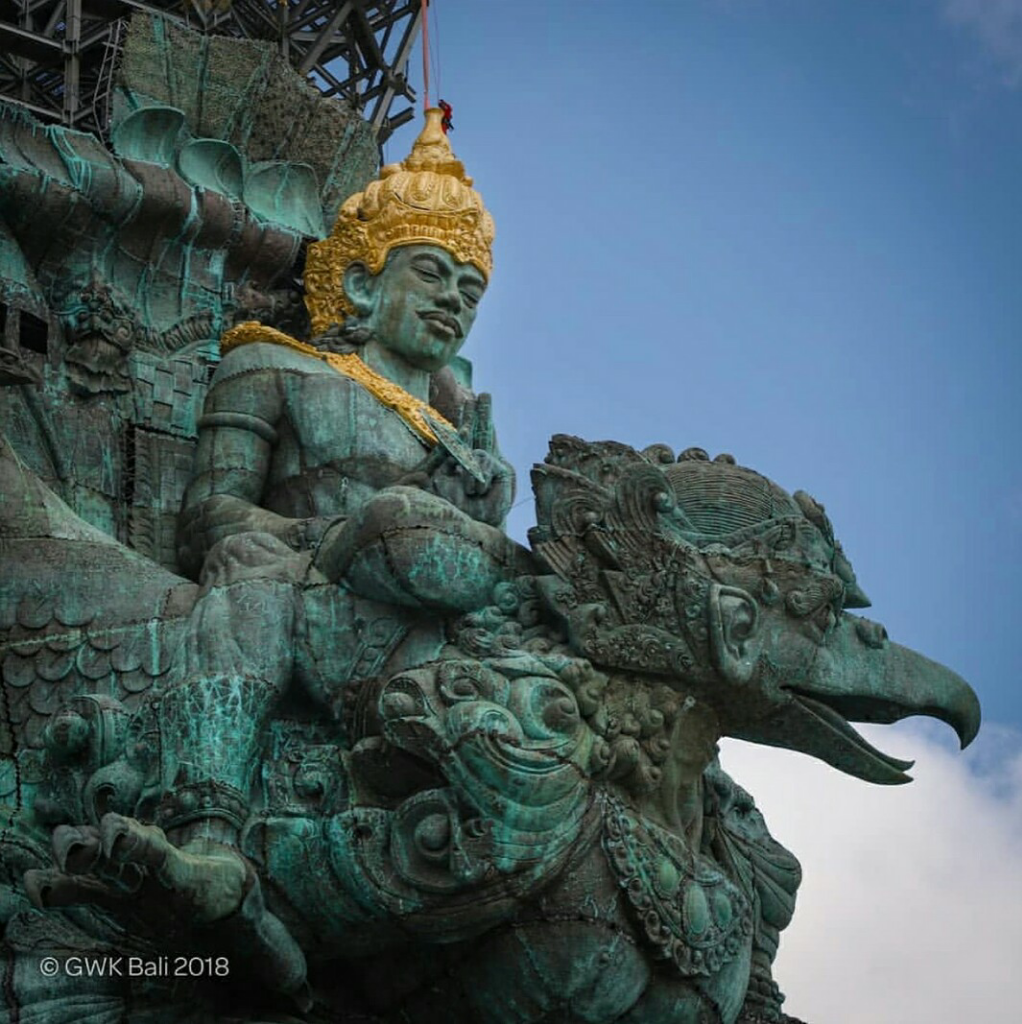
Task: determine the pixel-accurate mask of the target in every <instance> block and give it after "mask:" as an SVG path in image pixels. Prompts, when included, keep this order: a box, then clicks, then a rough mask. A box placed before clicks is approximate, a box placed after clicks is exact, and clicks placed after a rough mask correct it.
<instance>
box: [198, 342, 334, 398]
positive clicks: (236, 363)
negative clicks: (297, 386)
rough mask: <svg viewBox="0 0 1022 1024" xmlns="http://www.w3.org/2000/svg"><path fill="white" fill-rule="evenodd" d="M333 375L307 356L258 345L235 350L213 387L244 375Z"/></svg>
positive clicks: (222, 363) (218, 371)
mask: <svg viewBox="0 0 1022 1024" xmlns="http://www.w3.org/2000/svg"><path fill="white" fill-rule="evenodd" d="M260 371H262V372H266V373H270V374H272V373H275V372H282V371H283V372H292V373H304V374H312V373H316V374H319V373H332V372H333V371H332V370H331V369H330V367H329V366H327V365H326V363H324V362H323V361H322V360H321V359H318V358H317V357H316V356H313V355H307V354H306V353H304V352H299V351H298V350H296V349H292V348H288V347H287V346H285V345H276V344H273V343H272V342H266V341H257V342H252V343H250V344H247V345H238V346H237V347H236V348H232V349H231V350H230V351H229V352H228V353H227V354H226V355H225V356H224V357H223V359H222V360H221V361H220V365H219V366H218V367H217V369H216V373H215V374H214V375H213V380H212V381H211V383H210V386H211V387H216V385H217V384H219V383H221V382H222V381H225V380H230V379H231V378H232V377H237V376H239V375H240V374H248V373H256V372H260Z"/></svg>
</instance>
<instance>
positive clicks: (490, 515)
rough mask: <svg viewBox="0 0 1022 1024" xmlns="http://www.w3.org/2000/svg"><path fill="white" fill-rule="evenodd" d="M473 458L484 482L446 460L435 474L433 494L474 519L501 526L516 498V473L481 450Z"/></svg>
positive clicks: (452, 460)
mask: <svg viewBox="0 0 1022 1024" xmlns="http://www.w3.org/2000/svg"><path fill="white" fill-rule="evenodd" d="M472 459H473V461H474V463H475V465H476V467H477V469H478V470H479V475H480V477H482V479H481V480H476V479H475V478H474V477H473V476H472V475H471V474H470V473H468V472H466V471H465V469H464V468H463V467H462V466H461V465H460V464H459V463H458V462H457V461H456V460H455V459H454V458H447V459H445V460H444V462H443V463H442V464H441V466H440V468H439V470H438V471H437V472H436V473H434V474H433V478H432V485H433V493H434V494H437V495H439V496H440V497H441V498H445V499H446V500H447V501H449V502H450V503H451V504H452V505H455V506H457V507H458V508H460V509H461V510H462V511H463V512H465V513H466V514H467V515H470V516H471V517H472V518H473V519H477V520H479V521H480V522H483V523H491V524H493V525H499V524H500V523H502V522H503V521H504V517H505V516H506V515H507V512H508V509H509V508H510V507H511V502H512V500H513V499H514V470H513V469H512V468H511V466H509V465H508V464H507V463H506V462H505V461H504V460H503V459H502V458H500V457H499V456H498V455H494V454H493V452H489V451H485V450H484V449H482V448H476V449H474V450H473V451H472Z"/></svg>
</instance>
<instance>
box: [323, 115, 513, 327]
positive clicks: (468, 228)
mask: <svg viewBox="0 0 1022 1024" xmlns="http://www.w3.org/2000/svg"><path fill="white" fill-rule="evenodd" d="M442 118H443V111H441V110H437V109H435V108H432V109H430V110H427V111H426V124H425V126H424V127H423V129H422V132H421V134H420V135H419V137H418V138H417V139H416V140H415V144H414V145H413V146H412V151H411V153H410V154H409V155H408V157H407V158H406V159H405V160H404V162H402V163H399V164H388V165H387V166H386V167H384V168H383V170H382V171H381V172H380V177H379V179H378V180H377V181H373V182H370V183H369V185H368V186H366V189H365V191H364V192H357V193H356V194H355V195H353V196H350V197H349V198H348V199H347V200H345V202H344V204H343V205H342V206H341V209H340V212H339V213H338V214H337V220H336V222H335V223H334V227H333V231H332V232H331V233H330V235H329V236H328V237H327V238H324V239H323V240H322V241H320V242H314V243H313V244H312V245H310V246H309V253H308V257H307V258H306V263H305V304H306V306H307V308H308V310H309V317H310V318H311V320H312V329H313V332H314V333H316V334H320V333H322V332H323V331H325V330H326V329H327V328H328V327H329V326H330V325H331V324H335V323H341V322H343V321H344V320H345V318H347V317H349V316H352V315H353V314H354V313H355V308H354V306H353V305H352V302H351V299H350V298H349V297H348V295H347V294H346V293H345V291H344V271H345V270H346V269H347V267H348V266H349V265H350V264H351V263H354V262H361V263H364V264H365V265H366V266H367V267H368V268H369V271H370V272H371V273H373V274H378V273H379V272H380V271H381V270H382V269H383V264H384V262H385V261H386V259H387V254H388V253H389V252H390V250H391V249H394V248H396V247H397V246H402V245H438V246H440V247H441V248H443V249H446V250H447V251H448V252H449V253H450V254H451V255H452V256H454V258H455V259H456V260H458V261H459V262H461V263H471V264H473V265H474V266H476V267H477V268H478V269H479V271H480V272H481V273H482V274H483V276H484V277H486V278H487V279H489V276H490V273H491V271H492V269H493V254H492V246H493V235H494V229H493V218H492V217H491V216H490V214H489V212H488V211H487V209H486V207H485V206H483V200H482V196H480V195H479V193H478V192H477V191H476V190H475V189H474V188H473V187H472V179H471V178H470V177H469V176H468V175H467V174H465V168H464V166H463V165H462V163H461V161H460V160H458V159H457V157H455V155H454V153H453V151H452V150H451V145H450V143H449V142H448V141H447V136H446V135H445V134H444V131H443V128H442V126H441V120H442Z"/></svg>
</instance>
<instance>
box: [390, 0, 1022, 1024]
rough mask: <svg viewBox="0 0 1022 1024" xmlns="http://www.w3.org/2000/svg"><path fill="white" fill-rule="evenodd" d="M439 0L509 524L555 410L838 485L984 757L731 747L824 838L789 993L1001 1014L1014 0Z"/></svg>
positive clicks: (799, 832) (1007, 1003)
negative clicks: (484, 236) (958, 696)
mask: <svg viewBox="0 0 1022 1024" xmlns="http://www.w3.org/2000/svg"><path fill="white" fill-rule="evenodd" d="M431 10H432V16H431V45H432V49H433V55H434V57H435V58H436V60H435V63H436V67H435V68H434V72H433V75H432V78H433V84H434V89H433V92H432V96H433V99H434V100H435V99H436V98H437V97H438V96H439V97H442V98H443V99H445V100H447V101H448V102H449V103H451V104H452V105H453V107H454V125H455V129H454V132H453V134H452V135H451V140H452V144H453V146H454V148H455V151H456V153H457V155H458V156H459V157H460V158H461V159H462V160H463V161H464V163H465V165H466V168H467V170H468V172H469V173H470V174H472V175H473V176H474V177H475V180H476V185H477V187H478V188H479V190H480V191H481V192H482V194H483V197H484V199H485V201H486V203H487V205H488V207H489V209H490V210H491V212H492V213H493V215H494V218H495V219H496V223H497V241H496V246H495V252H494V258H495V270H494V276H493V279H492V281H491V284H490V288H489V291H488V294H487V295H486V297H485V299H484V301H483V303H482V304H481V306H480V312H479V316H478V319H477V321H476V326H475V328H474V330H473V334H472V337H471V339H470V341H469V343H468V345H467V347H466V349H465V352H464V354H465V355H466V356H468V357H469V358H471V359H472V360H473V363H474V365H475V385H476V389H477V390H480V391H489V392H491V393H492V394H493V396H494V411H495V418H496V422H497V426H498V431H499V434H500V439H501V444H502V447H503V449H504V451H505V454H507V455H508V457H509V458H510V459H511V460H512V461H513V462H514V464H515V466H516V467H517V470H518V474H519V501H520V502H521V503H520V504H519V505H518V507H517V508H516V509H515V510H514V512H513V513H512V518H511V522H510V529H511V531H512V532H513V533H514V534H515V535H516V536H518V537H519V538H521V539H524V535H525V531H526V529H527V528H528V526H529V525H530V524H531V522H532V505H531V500H530V498H531V496H530V491H529V485H528V470H529V467H530V466H531V465H532V463H534V462H539V461H542V459H543V456H544V454H545V452H546V448H547V441H548V438H549V437H550V435H552V434H554V433H559V432H560V433H572V434H577V435H579V436H581V437H584V438H587V439H590V440H597V439H614V440H618V441H623V442H625V443H628V444H631V445H634V446H637V447H644V446H646V445H648V444H652V443H655V442H665V443H667V444H670V445H671V446H672V447H673V448H674V449H675V450H676V451H680V450H681V449H684V448H687V447H689V446H692V445H697V446H700V447H702V448H705V449H707V450H708V451H709V453H710V454H711V456H712V455H716V454H717V453H720V452H730V453H732V454H734V456H735V457H736V459H737V460H738V462H739V463H741V464H743V465H746V466H749V467H751V468H754V469H756V470H758V471H760V472H762V473H764V474H765V475H767V476H769V477H771V478H772V479H774V480H776V481H777V482H778V483H780V484H781V485H782V486H784V487H785V488H787V489H788V490H795V489H797V488H802V489H804V490H807V491H809V492H810V493H811V494H813V495H814V496H815V497H816V498H818V499H819V500H820V501H822V502H823V503H824V504H825V505H826V507H827V510H828V513H829V515H830V517H831V519H832V520H833V522H834V524H835V529H836V532H837V534H838V536H839V537H840V538H841V539H842V541H843V544H844V548H845V551H846V552H847V554H848V555H849V557H850V558H851V560H852V562H853V564H854V566H855V568H856V572H857V574H858V579H859V582H860V583H861V584H862V586H863V587H864V589H865V590H866V592H867V593H868V594H869V595H870V597H871V598H872V601H873V607H872V608H871V609H870V610H869V612H867V614H868V615H869V617H871V618H874V619H876V620H878V621H881V622H883V623H884V624H885V625H886V627H887V629H888V632H889V634H890V636H891V637H892V639H894V640H896V641H898V642H900V643H903V644H906V645H907V646H910V647H913V648H915V649H917V650H919V651H922V652H923V653H925V654H926V655H927V656H929V657H931V658H934V659H935V660H938V661H941V662H943V663H945V664H947V665H949V666H950V667H951V668H953V669H955V670H956V671H957V672H959V673H960V674H961V675H963V676H964V677H965V678H966V679H968V680H969V681H970V682H971V683H972V685H973V686H974V688H975V689H976V691H977V692H978V694H979V696H980V700H981V702H982V704H983V708H984V722H985V724H984V728H983V730H982V731H981V734H980V738H979V739H978V740H977V741H976V743H975V744H974V745H973V747H972V748H971V749H970V751H968V752H966V754H964V755H963V754H959V753H957V752H956V751H955V750H954V744H953V742H952V740H953V737H952V736H951V734H950V732H949V731H948V730H946V729H943V728H942V727H935V728H929V727H920V726H917V725H913V724H911V723H909V724H902V725H898V726H895V727H890V728H888V729H886V730H879V731H878V730H874V732H873V733H872V734H871V735H873V737H874V740H875V741H876V742H877V743H878V744H879V745H880V746H881V747H882V749H884V750H886V751H888V752H890V753H893V754H896V755H899V756H906V757H915V758H916V759H917V767H916V769H915V771H914V773H913V774H914V775H915V776H916V780H917V781H916V782H914V783H913V784H912V785H911V786H906V787H901V788H896V789H889V788H880V787H871V786H869V785H868V784H866V783H864V782H860V781H858V780H855V779H850V778H847V777H844V776H841V775H840V773H838V772H836V771H834V770H833V769H830V768H828V767H827V766H825V765H822V764H820V763H817V762H813V761H811V760H810V759H808V758H806V757H804V756H801V755H794V754H786V753H785V752H782V751H777V750H771V749H765V748H755V747H752V746H750V745H748V744H742V743H737V742H726V743H725V747H724V752H723V756H724V759H725V764H726V765H727V766H729V767H730V768H731V770H732V773H733V774H734V775H735V776H736V777H737V778H738V779H739V781H740V782H742V783H743V785H744V786H745V787H746V788H748V789H750V790H751V791H752V792H753V793H754V794H755V795H756V797H757V799H758V800H759V803H760V806H761V807H762V808H763V810H764V812H765V814H766V815H767V819H768V821H769V822H770V824H771V827H772V829H773V831H774V833H775V835H777V837H778V838H779V839H781V840H782V841H783V842H784V843H785V844H786V845H788V846H789V847H790V848H791V849H793V850H794V851H795V852H796V853H797V854H798V855H799V856H800V858H801V859H802V861H803V866H804V869H805V876H806V880H805V883H804V886H803V890H802V893H801V896H800V902H799V909H798V911H797V913H796V917H795V922H794V924H793V925H792V926H791V928H790V929H789V931H788V932H787V933H786V935H785V938H784V939H783V940H782V949H781V953H780V956H779V959H778V963H777V965H776V974H777V978H778V980H779V982H780V984H781V986H782V988H783V989H784V990H785V991H787V992H788V1003H787V1004H786V1008H787V1009H788V1011H789V1013H792V1014H793V1015H795V1016H799V1017H802V1018H804V1019H805V1020H807V1021H809V1022H810V1024H863V1022H870V1024H911V1022H914V1021H916V1020H918V1021H923V1020H925V1021H926V1022H927V1024H952V1022H954V1024H959V1022H960V1021H961V1020H963V1019H982V1020H983V1021H984V1024H999V1022H1004V1024H1008V1022H1009V1021H1010V1022H1016V1021H1017V1020H1018V1016H1017V995H1015V993H1014V992H1013V991H1012V990H1011V989H1010V987H1009V986H1011V985H1012V984H1013V979H1014V975H1015V973H1017V971H1016V969H1014V959H1015V958H1016V957H1017V955H1018V951H1019V950H1022V924H1020V922H1022V678H1020V676H1022V673H1020V668H1022V656H1020V654H1019V647H1018V639H1017V638H1018V633H1017V632H1016V631H1017V629H1018V623H1019V621H1020V620H1022V602H1020V597H1019V588H1018V587H1017V586H1016V585H1015V581H1014V573H1015V572H1017V571H1019V569H1020V567H1022V558H1020V555H1022V460H1020V458H1019V453H1018V444H1019V439H1020V438H1022V402H1019V401H1018V399H1017V392H1018V390H1019V387H1020V385H1022V372H1020V371H1022V287H1020V283H1019V272H1020V270H1022V201H1020V199H1019V183H1020V181H1022V0H888V2H885V3H877V2H871V3H864V2H861V0H630V2H629V3H627V4H626V3H621V2H613V0H586V2H582V0H514V2H511V0H506V2H499V0H433V3H432V8H431ZM420 67H421V57H420V56H419V54H418V53H416V54H415V55H414V57H413V61H412V64H411V71H412V74H413V76H415V79H414V80H416V81H418V82H420V83H421V72H420V71H419V68H420ZM437 84H439V89H437V88H435V87H436V85H437ZM413 136H414V129H413V128H412V127H411V126H408V127H405V128H403V129H401V130H400V131H398V132H397V133H396V134H395V135H394V136H393V138H392V139H391V141H390V142H389V143H388V144H387V147H386V151H385V155H386V157H387V159H389V160H399V159H401V158H402V157H403V156H404V155H405V154H406V153H407V151H408V147H409V146H410V144H411V140H412V138H413Z"/></svg>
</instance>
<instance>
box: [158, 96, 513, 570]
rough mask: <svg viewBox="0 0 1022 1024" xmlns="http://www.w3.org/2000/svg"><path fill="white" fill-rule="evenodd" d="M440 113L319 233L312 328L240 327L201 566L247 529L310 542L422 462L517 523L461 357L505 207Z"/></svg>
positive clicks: (209, 419) (212, 443)
mask: <svg viewBox="0 0 1022 1024" xmlns="http://www.w3.org/2000/svg"><path fill="white" fill-rule="evenodd" d="M439 117H440V115H439V114H438V113H434V112H431V113H430V114H429V115H427V123H426V127H425V128H424V129H423V132H422V134H421V135H420V136H419V138H418V140H417V141H416V143H415V145H414V147H413V148H412V152H411V155H410V156H409V158H408V159H407V160H406V161H405V162H404V164H401V165H393V166H390V167H387V168H384V170H383V174H382V177H381V180H380V181H378V182H373V183H371V184H370V185H369V186H368V188H367V189H366V191H365V192H363V193H358V194H356V195H354V196H352V197H350V198H349V199H348V200H347V201H346V202H345V203H344V205H343V206H342V208H341V210H340V213H339V214H338V218H337V224H336V225H335V227H334V231H333V234H332V235H331V236H329V237H328V238H327V239H325V240H324V241H322V242H318V243H315V244H313V245H312V246H310V250H309V255H308V257H307V260H306V266H305V278H306V292H307V297H306V301H307V305H308V307H309V313H310V316H311V321H312V326H313V331H315V332H318V334H317V337H316V339H315V341H314V342H313V343H312V344H303V343H302V342H300V341H297V340H296V339H294V338H292V337H289V336H288V335H285V334H283V333H282V332H280V331H278V330H276V329H274V328H270V327H264V326H263V325H261V324H258V323H254V322H249V323H243V324H241V325H240V326H237V327H235V328H233V329H232V330H231V331H229V332H228V333H227V334H226V336H225V338H224V340H223V342H222V346H221V347H222V349H223V350H224V351H225V352H226V357H225V359H224V361H223V362H222V363H221V364H220V367H219V369H218V370H217V374H216V376H215V377H214V379H213V383H212V388H211V391H210V393H209V396H208V398H207V403H206V408H205V410H204V412H203V416H202V419H201V420H200V421H199V428H200V435H199V448H198V453H197V457H196V470H195V473H194V476H193V480H192V482H191V484H190V485H189V487H188V490H187V492H186V495H185V499H184V506H183V509H182V516H181V520H180V522H179V528H178V535H179V538H180V548H181V552H180V557H181V564H182V566H183V567H185V568H186V569H190V570H192V571H197V569H198V567H199V565H201V560H202V558H203V557H204V556H205V554H206V553H207V552H208V551H209V549H210V547H212V546H213V544H215V543H216V541H217V540H219V539H221V538H222V537H223V536H227V535H230V534H231V533H237V532H241V531H244V530H259V531H262V532H265V533H269V534H271V535H273V536H276V537H279V538H280V539H282V540H284V541H285V542H286V543H288V544H289V546H291V547H293V548H295V549H299V550H300V549H305V548H309V547H312V546H313V545H314V544H315V543H317V542H318V541H319V539H320V538H321V536H322V534H323V532H324V530H325V528H326V527H327V526H328V525H330V524H336V522H337V520H338V517H347V516H350V515H352V514H353V513H355V512H356V511H357V510H359V509H360V508H361V507H362V506H363V505H364V504H365V502H366V500H367V499H368V497H369V496H371V495H372V494H374V493H376V492H377V491H379V490H380V489H381V488H383V487H387V486H390V485H393V484H397V483H399V482H401V481H403V480H408V479H413V478H415V477H417V476H418V477H421V478H422V482H423V483H425V484H426V487H427V489H428V490H430V491H431V492H432V493H436V494H439V495H440V496H442V497H443V498H445V499H448V500H449V501H450V502H451V503H452V504H454V505H455V506H456V507H458V508H461V509H462V510H463V511H464V512H465V513H466V514H467V515H469V516H470V517H471V518H473V519H476V520H478V521H480V522H485V523H489V524H491V525H493V526H497V527H500V526H502V525H503V521H504V517H505V515H506V513H507V510H508V508H509V507H510V504H511V501H512V499H513V494H514V473H513V470H512V469H511V467H510V466H509V465H508V464H507V463H506V462H505V461H504V460H503V459H502V458H501V457H500V455H499V453H498V451H497V449H496V445H495V440H494V435H493V428H492V424H491V423H490V412H489V409H490V405H489V398H488V396H481V397H480V398H479V399H476V398H474V397H473V396H472V395H471V393H470V392H468V390H467V389H466V388H464V387H462V386H461V385H460V384H459V383H458V382H457V380H456V379H455V377H454V374H453V372H452V371H451V369H450V364H451V362H452V360H453V359H454V358H455V356H457V353H458V350H459V349H460V348H461V346H462V345H463V344H464V342H465V340H466V338H467V336H468V332H469V331H470V330H471V327H472V322H473V320H474V319H475V310H476V305H477V304H478V302H479V300H480V298H481V297H482V294H483V291H484V290H485V288H486V282H487V278H488V276H489V273H490V268H491V265H492V257H491V254H490V247H491V245H492V241H493V222H492V220H491V218H490V215H489V214H488V213H487V212H486V210H485V208H484V207H483V205H482V200H481V199H480V197H479V194H478V193H477V192H475V191H474V190H473V189H472V187H471V184H472V183H471V179H470V178H468V177H466V175H465V172H464V168H463V167H462V165H461V163H460V162H459V161H457V160H456V159H455V158H454V155H453V153H452V152H451V149H450V146H449V144H448V142H447V138H446V136H445V134H444V132H443V130H442V128H441V126H440V120H439ZM253 342H254V343H255V344H252V343H253ZM431 401H432V402H433V403H434V404H430V403H431ZM436 406H442V407H443V408H444V410H445V412H446V413H447V415H445V414H444V412H440V411H439V410H438V408H437V407H436ZM452 421H453V423H452ZM455 425H456V427H457V428H460V430H461V432H462V433H463V434H464V439H462V438H461V437H460V436H459V435H458V434H457V433H456V427H455ZM437 456H440V458H438V457H437ZM443 456H446V458H443ZM260 501H262V503H263V504H264V505H265V506H266V507H265V508H263V509H259V508H257V506H258V504H259V502H260Z"/></svg>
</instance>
